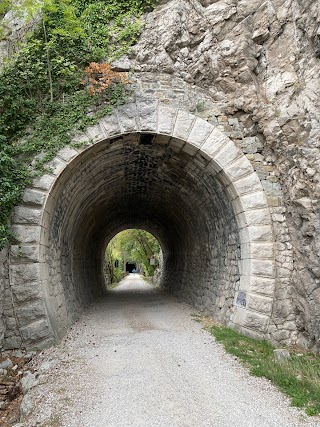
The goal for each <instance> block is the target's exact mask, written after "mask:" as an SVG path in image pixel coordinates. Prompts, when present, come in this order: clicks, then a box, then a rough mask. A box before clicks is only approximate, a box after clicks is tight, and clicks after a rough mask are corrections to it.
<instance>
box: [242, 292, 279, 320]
mask: <svg viewBox="0 0 320 427" xmlns="http://www.w3.org/2000/svg"><path fill="white" fill-rule="evenodd" d="M272 303H273V300H272V298H268V297H265V296H261V295H255V294H251V293H248V294H247V307H248V308H249V309H250V310H254V311H259V312H261V313H263V314H266V315H269V314H271V310H272Z"/></svg>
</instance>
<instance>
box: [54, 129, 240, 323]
mask: <svg viewBox="0 0 320 427" xmlns="http://www.w3.org/2000/svg"><path fill="white" fill-rule="evenodd" d="M146 141H147V142H148V143H146ZM176 144H177V148H178V144H179V141H177V142H176ZM108 145H109V149H106V147H105V144H102V145H101V146H100V147H99V149H96V150H95V152H94V153H89V152H88V156H89V157H88V158H86V159H82V162H81V163H80V164H79V165H77V168H76V169H73V170H72V174H70V176H68V177H66V182H65V184H64V185H63V187H59V188H57V193H58V194H57V195H55V194H54V195H53V196H54V198H55V200H56V204H55V209H54V215H53V216H52V219H51V223H50V228H49V242H50V243H49V251H50V258H51V263H52V264H51V266H50V272H49V277H50V278H52V279H53V280H52V279H50V283H51V290H50V291H49V294H50V295H51V296H50V303H49V304H48V307H50V311H51V310H52V308H53V313H54V316H51V317H52V322H56V320H57V318H64V319H65V324H64V325H61V326H62V330H64V329H65V327H67V325H69V324H70V323H72V322H73V321H74V319H75V317H76V316H77V315H78V314H79V312H80V311H81V309H82V308H83V307H84V306H85V305H86V304H87V303H88V301H91V300H92V299H93V298H96V297H97V296H98V295H100V294H102V293H103V292H104V279H103V274H102V273H103V258H104V251H105V246H106V242H108V241H109V239H110V237H113V235H114V234H115V233H116V232H118V231H121V230H123V229H126V228H134V227H135V228H143V229H145V230H148V231H150V232H151V233H152V234H154V235H155V236H156V237H157V238H158V240H159V241H160V242H161V244H162V247H163V255H164V271H163V277H162V283H161V285H162V287H163V288H165V289H166V290H168V291H170V292H172V293H173V294H175V295H177V296H179V297H181V298H183V299H184V300H186V301H188V302H190V303H192V304H194V305H195V306H197V307H201V308H204V309H207V310H209V311H211V312H213V311H214V312H215V314H217V313H219V317H221V318H225V316H227V315H228V312H229V310H230V309H231V307H232V306H233V299H234V294H235V289H236V286H237V284H239V283H238V282H239V279H240V276H239V268H238V261H239V259H240V244H239V233H238V230H237V225H236V221H235V215H234V211H233V207H232V205H231V202H230V200H229V197H228V195H227V193H226V191H225V189H224V188H223V184H222V183H221V182H220V181H219V180H218V179H217V178H216V177H215V176H213V174H212V172H211V170H210V168H209V169H207V168H206V166H207V164H208V162H209V160H208V159H206V158H204V157H202V156H201V154H199V155H198V156H196V157H192V156H191V155H190V153H189V152H188V149H190V148H189V147H188V146H186V148H185V149H184V148H183V147H182V145H184V144H183V143H182V141H181V142H180V147H179V148H180V149H179V151H177V152H175V151H174V150H173V148H172V147H170V146H164V145H163V144H161V143H160V142H158V140H157V136H156V135H151V134H147V135H145V134H143V135H141V134H138V133H135V134H130V135H125V136H121V137H118V138H116V139H114V140H111V141H110V142H109V143H108ZM89 151H90V150H89ZM57 275H58V280H57ZM58 286H59V287H60V291H59V294H61V295H63V296H64V297H65V299H66V301H65V304H63V305H60V306H59V305H56V301H57V299H56V298H55V297H52V295H54V291H55V292H57V287H58ZM65 305H66V306H67V307H70V308H72V309H70V308H69V309H68V310H67V312H64V313H61V316H60V315H59V316H58V317H57V314H58V313H59V310H64V306H65ZM229 315H230V313H229ZM61 326H60V325H59V326H58V325H57V327H58V329H60V328H61Z"/></svg>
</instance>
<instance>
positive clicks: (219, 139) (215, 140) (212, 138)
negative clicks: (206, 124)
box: [201, 128, 230, 158]
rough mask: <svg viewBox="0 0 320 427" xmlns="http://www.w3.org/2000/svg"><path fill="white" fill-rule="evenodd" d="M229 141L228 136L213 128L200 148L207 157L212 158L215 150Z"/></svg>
mask: <svg viewBox="0 0 320 427" xmlns="http://www.w3.org/2000/svg"><path fill="white" fill-rule="evenodd" d="M229 141H230V140H229V138H227V137H226V135H225V134H224V133H222V132H220V131H219V130H218V129H216V128H214V129H213V130H212V132H211V133H210V135H209V136H208V138H207V140H206V141H205V143H204V144H203V145H202V147H201V150H202V151H204V152H205V153H206V154H207V155H208V156H209V157H211V158H214V155H215V153H217V151H218V150H220V149H221V148H222V147H223V146H225V145H227V143H228V142H229Z"/></svg>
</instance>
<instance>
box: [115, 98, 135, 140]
mask: <svg viewBox="0 0 320 427" xmlns="http://www.w3.org/2000/svg"><path fill="white" fill-rule="evenodd" d="M116 114H117V116H118V121H119V124H120V128H121V131H122V133H129V132H137V130H138V119H137V118H138V110H137V105H136V104H135V103H130V104H126V105H121V106H120V107H118V108H117V109H116Z"/></svg>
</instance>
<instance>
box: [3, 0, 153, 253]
mask: <svg viewBox="0 0 320 427" xmlns="http://www.w3.org/2000/svg"><path fill="white" fill-rule="evenodd" d="M22 4H23V5H24V6H25V10H24V12H23V13H24V15H30V16H33V17H34V16H35V15H36V16H38V19H37V22H38V24H37V27H36V29H35V30H34V32H33V33H32V34H31V35H29V36H28V38H27V40H26V41H25V42H24V44H23V45H22V46H20V48H19V50H18V51H17V53H16V54H15V55H14V57H13V58H11V59H10V60H8V61H7V62H6V63H5V64H4V65H3V67H2V69H1V73H0V249H2V248H3V247H4V246H5V245H7V244H8V243H9V242H10V241H11V240H12V239H13V238H14V236H13V234H12V232H11V230H10V224H9V218H10V214H11V212H12V208H13V207H14V206H15V205H16V204H17V203H19V201H20V200H21V197H22V194H23V191H24V189H25V187H26V186H27V185H28V184H29V183H30V181H31V179H32V177H34V176H35V175H36V174H39V173H42V172H43V170H44V164H45V162H47V161H49V160H50V159H52V158H53V157H54V155H55V154H56V152H57V151H58V150H59V148H61V147H63V146H65V145H66V144H68V143H69V142H70V141H71V138H72V135H74V134H75V133H76V132H77V131H81V130H84V129H85V128H86V127H87V126H88V125H90V124H93V123H94V122H95V121H96V120H97V119H98V118H99V117H101V116H102V115H104V114H107V113H110V112H111V111H112V107H113V106H115V105H118V104H121V103H124V102H125V97H126V86H125V81H124V80H125V79H121V78H119V76H118V77H117V78H114V79H113V80H112V79H111V81H109V84H108V85H107V87H105V88H104V90H103V91H92V90H91V91H90V90H88V87H86V85H83V81H84V79H85V76H86V74H85V71H84V70H85V68H86V67H87V69H88V67H90V65H89V64H90V63H100V64H102V63H105V64H107V63H110V62H111V61H112V60H114V59H116V58H118V57H120V56H122V55H123V54H125V53H126V52H128V50H129V48H130V46H132V45H134V44H135V43H136V41H137V39H138V38H139V35H140V31H141V23H140V19H139V18H140V16H141V15H142V14H143V13H145V12H146V11H148V10H150V9H151V8H152V7H153V4H152V2H151V1H150V0H127V1H126V2H122V1H121V0H108V1H94V0H73V1H71V0H44V1H43V2H34V1H31V0H24V1H23V0H22ZM2 8H3V10H0V16H1V14H2V16H3V15H4V13H5V12H6V11H7V10H10V8H11V9H12V8H13V9H14V5H13V4H11V1H10V0H6V1H5V2H4V3H3V6H2ZM19 10H20V13H21V7H20V9H19ZM5 34H6V32H5V30H3V28H2V29H1V30H0V38H1V36H2V37H5ZM89 113H90V114H89ZM37 155H38V156H37ZM35 158H36V160H34V159H35Z"/></svg>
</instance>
